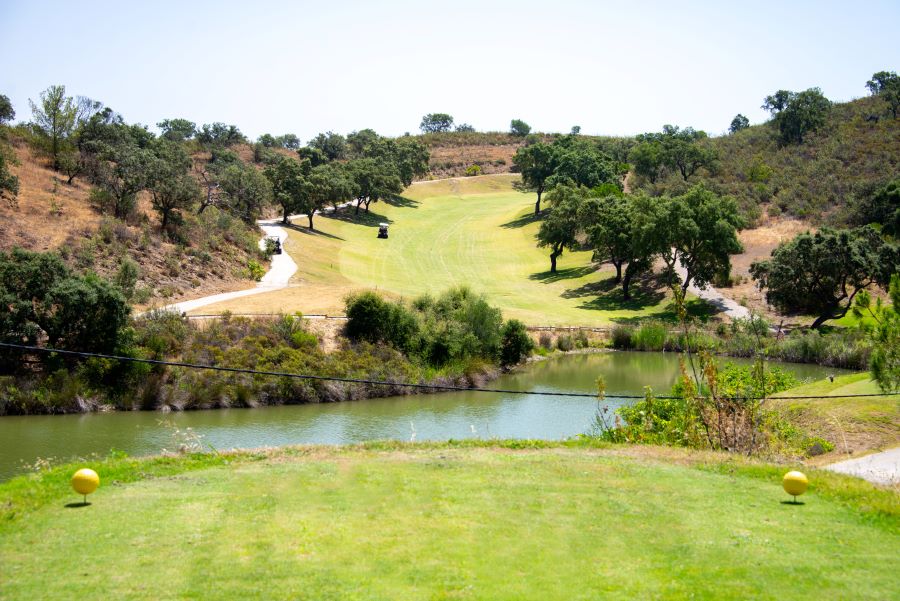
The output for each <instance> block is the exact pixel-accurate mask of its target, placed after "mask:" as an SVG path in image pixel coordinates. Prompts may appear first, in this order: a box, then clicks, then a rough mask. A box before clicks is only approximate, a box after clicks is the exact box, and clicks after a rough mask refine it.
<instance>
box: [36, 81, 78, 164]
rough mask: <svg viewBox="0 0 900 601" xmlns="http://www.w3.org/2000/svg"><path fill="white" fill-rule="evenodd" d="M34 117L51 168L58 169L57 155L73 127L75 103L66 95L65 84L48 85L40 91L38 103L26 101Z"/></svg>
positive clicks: (75, 111)
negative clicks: (51, 163) (50, 161)
mask: <svg viewBox="0 0 900 601" xmlns="http://www.w3.org/2000/svg"><path fill="white" fill-rule="evenodd" d="M28 103H29V105H30V106H31V114H32V118H33V119H34V122H33V124H34V129H35V133H37V134H38V135H39V136H40V137H41V139H42V141H43V145H44V149H45V151H46V152H47V154H48V155H49V156H50V158H51V160H52V161H53V169H55V170H57V171H58V170H59V166H60V164H59V155H60V151H61V149H62V147H63V144H64V142H65V140H66V138H68V137H69V135H70V134H71V133H72V131H73V130H74V128H75V123H76V117H77V108H78V107H77V105H76V104H75V100H74V99H73V98H72V97H71V96H66V86H50V87H49V88H47V89H46V90H44V91H43V92H41V101H40V104H35V103H34V102H33V101H31V100H29V101H28Z"/></svg>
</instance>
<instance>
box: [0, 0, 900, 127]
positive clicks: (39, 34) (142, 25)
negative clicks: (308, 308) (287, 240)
mask: <svg viewBox="0 0 900 601" xmlns="http://www.w3.org/2000/svg"><path fill="white" fill-rule="evenodd" d="M898 25H900V1H898V0H893V1H888V2H862V1H857V2H852V3H850V2H790V1H785V2H771V3H758V2H757V3H749V2H729V1H724V0H723V1H720V2H691V1H689V0H684V1H681V2H639V1H635V2H623V1H622V0H616V1H614V2H601V1H596V2H588V1H581V2H579V1H570V0H553V1H551V2H547V1H544V2H532V1H530V0H518V1H512V2H506V1H490V0H481V1H479V2H469V1H467V0H460V1H455V2H424V1H421V2H412V1H395V0H367V1H362V2H354V1H341V0H331V1H329V2H322V1H321V0H318V1H315V2H306V1H294V2H288V1H282V2H277V1H270V0H253V1H250V2H248V1H246V0H245V1H242V2H231V1H229V0H219V1H215V2H213V1H200V0H198V1H191V0H180V1H178V2H170V1H166V0H159V1H150V2H137V1H133V2H128V1H126V0H120V1H119V2H93V1H91V0H82V1H79V2H72V1H71V0H68V1H63V2H43V1H40V0H27V1H18V0H0V56H2V57H3V60H2V66H0V94H6V95H7V96H9V98H10V100H11V101H12V103H13V106H14V108H15V110H16V113H17V120H18V121H25V120H28V119H29V118H30V109H29V106H28V100H29V99H37V98H38V96H39V94H40V92H41V90H43V89H45V88H46V87H47V86H49V85H51V84H64V85H65V86H66V90H67V93H68V94H70V95H82V96H88V97H91V98H93V99H96V100H100V101H102V102H103V103H104V104H106V105H107V106H110V107H112V108H113V109H115V110H116V111H118V112H119V113H121V114H122V115H123V116H124V117H125V119H126V120H127V121H129V122H139V123H144V124H147V125H150V126H154V125H155V124H156V123H158V122H159V121H161V120H163V119H165V118H173V117H183V118H187V119H190V120H192V121H195V122H197V123H198V124H199V123H209V122H213V121H222V122H225V123H229V124H236V125H237V126H238V127H239V128H240V129H241V130H242V131H243V132H244V133H245V134H247V135H248V136H250V137H251V138H256V137H257V136H259V135H260V134H263V133H272V134H274V135H279V134H282V133H288V132H290V133H295V134H297V135H298V136H300V138H301V139H302V140H304V141H306V140H309V139H310V138H312V137H313V136H315V134H317V133H318V132H322V131H328V130H330V131H335V132H339V133H349V132H351V131H354V130H359V129H363V128H367V127H369V128H372V129H375V130H376V131H378V132H379V133H381V134H384V135H391V136H394V135H400V134H403V133H404V132H417V131H418V127H419V123H420V121H421V118H422V115H424V114H426V113H431V112H444V113H450V114H451V115H453V117H454V118H455V120H456V123H469V124H471V125H473V126H474V127H475V128H476V129H478V130H480V131H506V130H508V129H509V122H510V120H511V119H514V118H519V119H523V120H525V121H526V122H527V123H529V124H530V125H531V126H532V128H533V129H534V130H535V131H546V132H559V131H564V132H567V131H569V130H570V129H571V127H572V126H573V125H579V126H581V131H582V133H589V134H604V135H630V134H636V133H641V132H647V131H657V130H659V129H661V127H662V126H663V125H664V124H667V123H670V124H674V125H679V126H682V127H686V126H692V127H694V128H696V129H703V130H706V131H707V132H709V133H711V134H714V135H715V134H720V133H722V132H724V131H725V130H726V129H727V127H728V124H729V123H730V122H731V119H732V118H733V117H734V115H735V114H737V113H743V114H744V115H746V116H748V117H749V118H750V121H751V123H759V122H762V121H764V120H765V119H766V113H765V112H764V111H763V110H762V109H761V108H760V105H761V104H762V100H763V98H764V97H765V96H766V95H768V94H771V93H772V92H774V91H776V90H778V89H788V90H804V89H807V88H809V87H812V86H818V87H820V88H821V89H822V91H823V92H824V93H825V95H826V96H827V97H828V98H830V99H832V100H835V101H846V100H850V99H853V98H858V97H860V96H864V95H866V94H867V90H866V88H865V82H866V80H868V79H869V78H870V76H871V75H872V73H874V72H876V71H881V70H888V71H900V43H898V38H897V31H898Z"/></svg>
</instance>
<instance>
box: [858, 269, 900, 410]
mask: <svg viewBox="0 0 900 601" xmlns="http://www.w3.org/2000/svg"><path fill="white" fill-rule="evenodd" d="M888 293H889V295H890V298H891V304H890V305H884V304H883V303H882V302H881V299H880V298H878V299H876V301H875V303H874V307H873V303H872V297H871V296H870V295H869V293H868V292H867V291H866V290H860V292H859V293H858V294H857V296H856V301H855V303H854V306H853V314H854V315H856V316H857V317H858V318H862V317H864V316H866V317H871V318H872V319H873V320H874V321H875V325H874V327H872V328H871V330H870V331H869V337H870V339H871V340H872V343H873V348H872V356H871V357H870V359H869V368H870V369H871V371H872V377H873V378H874V380H875V381H876V382H878V386H879V387H880V388H881V390H882V391H883V392H896V391H900V274H896V273H895V274H892V275H891V281H890V284H889V286H888ZM862 323H863V324H864V323H865V322H862ZM863 327H865V326H863Z"/></svg>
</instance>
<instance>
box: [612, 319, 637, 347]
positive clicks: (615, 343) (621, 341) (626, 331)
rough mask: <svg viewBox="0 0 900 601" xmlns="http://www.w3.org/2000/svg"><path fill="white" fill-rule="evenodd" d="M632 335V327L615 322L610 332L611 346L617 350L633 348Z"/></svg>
mask: <svg viewBox="0 0 900 601" xmlns="http://www.w3.org/2000/svg"><path fill="white" fill-rule="evenodd" d="M632 336H634V327H632V326H627V325H622V324H616V325H615V326H613V329H612V332H611V334H610V339H611V341H612V347H613V348H614V349H619V350H628V349H631V348H634V343H633V342H632Z"/></svg>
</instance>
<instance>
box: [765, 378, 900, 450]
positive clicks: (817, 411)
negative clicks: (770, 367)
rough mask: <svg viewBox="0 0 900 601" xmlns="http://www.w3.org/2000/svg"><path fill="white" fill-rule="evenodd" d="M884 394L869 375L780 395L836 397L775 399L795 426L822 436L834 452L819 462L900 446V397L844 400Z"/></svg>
mask: <svg viewBox="0 0 900 601" xmlns="http://www.w3.org/2000/svg"><path fill="white" fill-rule="evenodd" d="M878 392H881V391H880V390H879V388H878V385H877V384H876V383H875V382H874V381H873V380H871V379H870V375H869V373H868V372H865V373H858V374H851V375H848V376H839V377H837V378H835V379H834V381H833V382H831V381H829V380H819V381H817V382H812V383H810V384H805V385H803V386H798V387H797V388H793V389H791V390H786V391H785V392H782V393H780V396H814V395H827V396H829V397H833V398H827V399H825V398H821V399H808V400H781V401H778V400H773V404H774V406H775V407H777V408H779V409H780V410H781V411H783V412H785V415H787V416H788V418H789V419H790V421H791V422H792V423H795V424H797V425H798V426H800V427H801V428H803V429H804V430H806V431H808V432H813V433H815V434H816V435H818V436H823V437H824V438H825V439H826V440H828V441H829V442H831V443H833V444H834V445H835V450H834V452H833V453H831V454H829V455H828V456H823V457H822V458H820V461H823V462H827V461H830V460H837V459H841V458H844V457H845V456H846V455H847V453H848V452H860V451H865V450H869V449H880V448H886V447H892V446H896V445H897V444H898V443H900V397H895V396H894V397H861V398H859V397H857V398H854V397H841V396H838V395H841V394H848V395H849V394H872V393H878Z"/></svg>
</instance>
